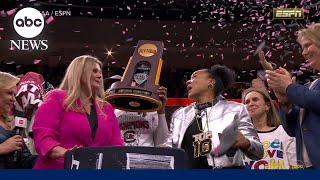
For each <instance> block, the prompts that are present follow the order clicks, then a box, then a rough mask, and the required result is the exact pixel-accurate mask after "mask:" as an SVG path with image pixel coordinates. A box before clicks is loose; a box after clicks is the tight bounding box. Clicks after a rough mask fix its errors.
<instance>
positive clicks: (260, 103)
mask: <svg viewBox="0 0 320 180" xmlns="http://www.w3.org/2000/svg"><path fill="white" fill-rule="evenodd" d="M242 102H243V103H244V104H245V105H246V107H247V110H248V112H249V115H250V117H251V120H252V122H253V125H254V127H255V128H256V129H257V131H258V135H259V138H260V141H261V143H262V145H263V148H264V156H263V158H262V159H260V160H257V161H255V160H252V159H250V158H245V164H246V167H247V168H249V169H291V168H295V167H296V165H297V164H296V162H297V156H296V143H295V138H293V137H290V136H289V135H288V134H287V133H286V132H285V130H284V129H283V127H282V126H281V124H280V119H279V116H278V112H277V110H276V108H275V106H274V105H273V102H272V99H271V98H270V96H269V94H268V92H266V90H265V89H256V88H250V89H247V90H245V91H244V93H243V98H242Z"/></svg>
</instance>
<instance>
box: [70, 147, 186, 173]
mask: <svg viewBox="0 0 320 180" xmlns="http://www.w3.org/2000/svg"><path fill="white" fill-rule="evenodd" d="M64 168H65V169H186V168H187V155H186V153H185V152H184V150H182V149H176V148H169V147H142V146H121V147H120V146H117V147H114V146H112V147H92V148H91V147H90V148H78V149H74V150H72V151H68V152H67V153H66V156H65V162H64Z"/></svg>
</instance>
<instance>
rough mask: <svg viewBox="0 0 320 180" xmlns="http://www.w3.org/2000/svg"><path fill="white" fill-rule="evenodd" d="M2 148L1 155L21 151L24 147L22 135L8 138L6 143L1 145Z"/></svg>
mask: <svg viewBox="0 0 320 180" xmlns="http://www.w3.org/2000/svg"><path fill="white" fill-rule="evenodd" d="M0 146H1V153H0V154H8V153H11V152H13V151H17V150H21V149H22V146H23V138H22V137H21V136H20V135H15V136H12V137H11V138H8V139H7V140H6V141H4V142H3V143H1V144H0Z"/></svg>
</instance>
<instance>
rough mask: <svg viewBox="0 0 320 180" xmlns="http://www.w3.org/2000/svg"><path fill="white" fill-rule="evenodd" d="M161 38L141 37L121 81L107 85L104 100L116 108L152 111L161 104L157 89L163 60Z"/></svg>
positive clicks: (132, 110)
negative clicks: (145, 38)
mask: <svg viewBox="0 0 320 180" xmlns="http://www.w3.org/2000/svg"><path fill="white" fill-rule="evenodd" d="M163 47H164V45H163V42H160V41H148V40H140V41H139V42H138V45H137V47H136V49H135V51H134V53H133V56H132V57H131V58H130V60H129V62H128V65H127V67H126V70H125V72H124V74H123V76H122V79H121V81H118V82H115V83H114V84H112V86H111V87H110V90H109V93H108V95H107V96H106V100H107V101H108V102H110V103H111V104H112V105H113V106H114V107H116V108H117V109H121V110H125V111H131V112H151V111H157V110H159V109H160V108H161V106H162V103H161V100H160V98H159V96H158V93H157V90H158V88H159V87H160V86H159V79H160V73H161V68H162V64H163V60H162V59H161V57H162V53H163Z"/></svg>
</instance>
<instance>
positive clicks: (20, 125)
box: [12, 116, 27, 162]
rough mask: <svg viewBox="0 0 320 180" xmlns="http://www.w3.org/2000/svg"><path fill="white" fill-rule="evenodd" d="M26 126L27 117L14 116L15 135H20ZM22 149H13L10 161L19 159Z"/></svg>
mask: <svg viewBox="0 0 320 180" xmlns="http://www.w3.org/2000/svg"><path fill="white" fill-rule="evenodd" d="M25 128H27V118H24V117H19V116H16V117H15V118H14V132H15V135H21V136H22V133H23V131H24V129H25ZM21 156H22V151H14V152H13V157H12V161H13V162H18V161H19V160H20V159H21Z"/></svg>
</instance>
